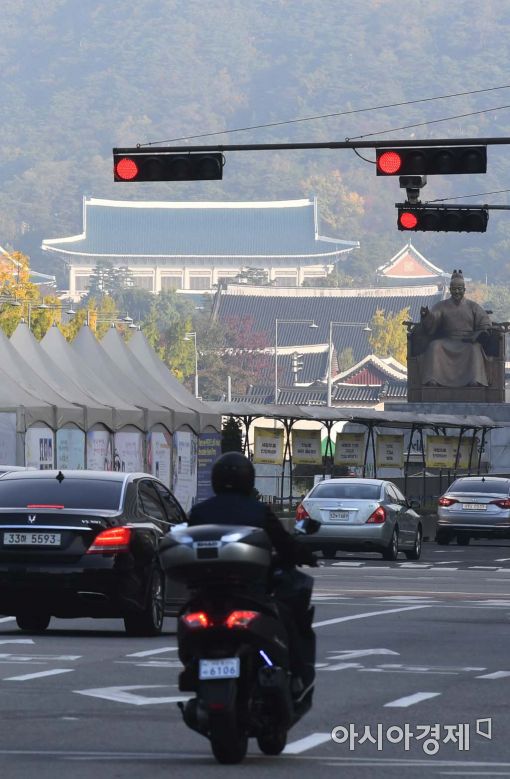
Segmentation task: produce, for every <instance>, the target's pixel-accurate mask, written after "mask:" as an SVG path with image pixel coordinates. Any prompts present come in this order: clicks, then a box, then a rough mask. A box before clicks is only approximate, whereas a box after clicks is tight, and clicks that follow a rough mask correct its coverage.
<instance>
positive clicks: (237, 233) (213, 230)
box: [43, 198, 357, 265]
mask: <svg viewBox="0 0 510 779" xmlns="http://www.w3.org/2000/svg"><path fill="white" fill-rule="evenodd" d="M289 203H292V204H294V205H289ZM240 206H242V207H240ZM314 212H315V208H314V202H313V201H311V200H298V201H283V202H282V203H281V204H279V203H278V202H272V203H269V204H265V203H264V204H254V203H243V204H234V203H209V204H200V203H198V202H197V203H192V202H191V203H149V202H147V203H140V202H135V201H110V200H96V199H93V198H91V199H86V200H85V225H84V235H83V236H71V237H70V238H66V239H47V240H45V241H43V248H44V249H46V250H51V251H58V252H63V253H66V252H74V253H79V254H82V253H83V254H91V255H94V256H101V255H118V256H121V257H123V258H132V257H133V255H140V256H142V257H150V256H154V255H166V256H168V255H178V256H179V257H186V256H189V255H204V256H207V257H211V256H215V255H216V256H217V255H235V256H236V257H239V256H243V255H246V256H247V257H251V256H252V255H263V256H268V255H284V256H289V255H291V256H292V255H305V256H308V255H316V254H321V253H332V252H335V251H337V250H345V248H346V245H351V246H352V245H354V243H353V242H348V241H343V240H340V239H338V242H337V239H334V242H330V241H321V240H316V239H315V232H316V230H315V213H314ZM356 245H357V244H356ZM331 261H334V257H333V259H332V260H331ZM245 264H248V262H247V263H245ZM249 264H251V265H256V263H255V262H251V261H250V263H249ZM297 264H299V261H298V260H297V259H296V265H297Z"/></svg>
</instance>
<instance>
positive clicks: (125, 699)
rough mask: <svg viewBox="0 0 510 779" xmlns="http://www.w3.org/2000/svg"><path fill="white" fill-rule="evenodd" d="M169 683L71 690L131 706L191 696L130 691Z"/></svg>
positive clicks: (177, 699) (171, 700)
mask: <svg viewBox="0 0 510 779" xmlns="http://www.w3.org/2000/svg"><path fill="white" fill-rule="evenodd" d="M169 686H171V685H165V684H133V685H127V686H124V687H96V688H93V689H90V690H73V692H76V693H78V695H90V696H91V697H92V698H104V699H105V700H107V701H115V702H116V703H131V704H133V706H149V705H151V704H157V703H178V702H179V701H187V700H189V699H190V698H193V695H171V696H165V697H159V698H155V697H152V698H150V697H148V696H146V695H141V694H140V693H135V692H131V690H150V689H158V690H160V689H162V688H163V689H164V688H166V687H169Z"/></svg>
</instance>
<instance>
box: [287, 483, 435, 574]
mask: <svg viewBox="0 0 510 779" xmlns="http://www.w3.org/2000/svg"><path fill="white" fill-rule="evenodd" d="M416 506H417V504H416V503H415V502H409V501H407V500H406V498H405V497H404V495H403V494H402V493H401V492H400V490H399V489H398V488H397V487H396V485H395V484H393V483H392V482H390V481H385V480H383V479H356V478H354V479H327V480H325V481H321V482H320V483H319V484H317V485H316V486H315V487H314V488H313V489H312V490H310V492H309V493H308V494H307V495H306V496H305V497H304V498H303V501H302V502H301V503H300V504H299V506H298V508H297V511H296V520H301V519H306V518H307V517H310V518H311V519H314V520H317V521H318V522H319V523H320V527H319V530H318V531H317V533H315V534H314V535H311V536H303V537H299V541H300V543H304V544H307V545H308V546H309V547H310V548H311V549H313V550H320V551H322V553H323V555H324V557H331V558H333V557H335V554H336V551H337V549H344V550H351V551H357V552H361V551H363V552H380V553H381V554H382V556H383V557H384V559H385V560H396V559H397V555H398V553H399V551H403V552H404V553H405V555H406V557H407V558H408V559H409V560H418V559H419V558H420V555H421V541H422V526H421V522H420V517H419V515H418V514H417V513H416V511H415V510H414V509H415V508H416Z"/></svg>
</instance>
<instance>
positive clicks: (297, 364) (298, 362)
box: [292, 352, 304, 376]
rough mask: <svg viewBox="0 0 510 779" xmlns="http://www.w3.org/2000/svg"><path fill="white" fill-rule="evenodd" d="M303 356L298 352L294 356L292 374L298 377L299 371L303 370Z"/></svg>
mask: <svg viewBox="0 0 510 779" xmlns="http://www.w3.org/2000/svg"><path fill="white" fill-rule="evenodd" d="M303 365H304V363H303V355H302V354H299V353H298V352H294V353H293V354H292V373H293V374H294V375H295V376H297V374H298V373H299V371H302V370H303Z"/></svg>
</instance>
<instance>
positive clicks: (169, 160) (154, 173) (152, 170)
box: [113, 147, 225, 182]
mask: <svg viewBox="0 0 510 779" xmlns="http://www.w3.org/2000/svg"><path fill="white" fill-rule="evenodd" d="M224 161H225V160H224V157H223V154H221V153H220V152H190V153H188V154H185V153H183V152H175V151H173V150H172V148H171V147H170V148H163V147H160V148H158V149H157V150H151V151H147V150H146V149H140V148H138V147H136V148H134V149H114V150H113V178H114V181H135V182H136V181H203V180H212V179H221V178H223V164H224Z"/></svg>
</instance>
